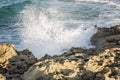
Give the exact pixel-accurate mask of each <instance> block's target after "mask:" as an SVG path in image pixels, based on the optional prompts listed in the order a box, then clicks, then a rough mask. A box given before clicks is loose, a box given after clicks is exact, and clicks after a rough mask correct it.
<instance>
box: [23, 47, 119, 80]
mask: <svg viewBox="0 0 120 80" xmlns="http://www.w3.org/2000/svg"><path fill="white" fill-rule="evenodd" d="M70 56H72V55H70ZM73 56H74V58H75V56H77V58H76V60H73V59H71V58H69V57H68V56H67V57H66V56H60V57H59V58H61V59H63V61H62V63H61V62H60V61H59V60H57V61H56V59H55V58H52V59H51V58H48V59H44V60H40V61H38V62H37V63H36V64H34V65H33V66H32V67H31V68H30V69H29V70H28V71H26V72H25V73H24V74H23V76H21V77H22V80H101V79H102V80H119V79H120V66H119V65H120V48H111V49H106V50H105V51H104V52H102V53H101V54H96V55H95V54H94V55H92V56H90V55H87V54H86V53H75V54H73ZM62 57H65V59H64V58H62ZM78 57H79V58H78ZM57 58H58V57H57ZM86 58H87V61H86Z"/></svg>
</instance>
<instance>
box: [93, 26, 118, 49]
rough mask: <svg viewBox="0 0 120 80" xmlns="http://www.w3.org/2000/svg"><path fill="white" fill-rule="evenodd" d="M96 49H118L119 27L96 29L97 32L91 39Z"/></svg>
mask: <svg viewBox="0 0 120 80" xmlns="http://www.w3.org/2000/svg"><path fill="white" fill-rule="evenodd" d="M91 42H92V44H93V45H95V46H96V47H97V48H106V49H107V48H113V47H117V46H118V47H120V43H119V42H120V26H118V25H117V26H113V27H111V28H98V32H97V33H96V34H95V35H94V36H93V37H92V38H91Z"/></svg>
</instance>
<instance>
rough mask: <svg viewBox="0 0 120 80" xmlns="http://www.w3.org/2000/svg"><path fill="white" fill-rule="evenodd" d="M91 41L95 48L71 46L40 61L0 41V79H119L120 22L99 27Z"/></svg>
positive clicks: (24, 51)
mask: <svg viewBox="0 0 120 80" xmlns="http://www.w3.org/2000/svg"><path fill="white" fill-rule="evenodd" d="M91 41H92V43H93V44H94V45H95V46H96V48H90V49H82V48H71V49H70V50H68V51H67V52H65V53H64V54H62V55H56V56H49V55H45V56H44V57H43V58H41V59H39V61H37V59H36V58H35V57H34V55H33V54H32V53H31V52H30V51H29V50H27V49H26V50H23V51H16V50H15V48H14V45H0V73H1V74H0V80H6V79H7V80H120V26H114V27H111V28H99V29H98V32H97V33H96V34H95V35H94V36H93V37H92V39H91ZM98 53H99V54H98ZM34 63H35V64H34ZM33 64H34V65H33Z"/></svg>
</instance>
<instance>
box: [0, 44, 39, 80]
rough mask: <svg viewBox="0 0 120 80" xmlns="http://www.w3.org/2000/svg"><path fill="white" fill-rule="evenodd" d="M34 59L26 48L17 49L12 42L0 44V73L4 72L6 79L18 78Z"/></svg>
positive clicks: (14, 79) (18, 79) (13, 79)
mask: <svg viewBox="0 0 120 80" xmlns="http://www.w3.org/2000/svg"><path fill="white" fill-rule="evenodd" d="M36 61H37V59H36V58H35V57H34V55H33V54H32V53H31V52H30V51H29V50H27V49H26V50H23V51H17V50H15V47H14V45H13V44H4V45H0V73H2V74H4V75H5V76H6V78H7V80H20V76H21V74H23V73H24V72H25V71H27V70H28V68H29V67H30V66H31V65H33V64H34V63H35V62H36Z"/></svg>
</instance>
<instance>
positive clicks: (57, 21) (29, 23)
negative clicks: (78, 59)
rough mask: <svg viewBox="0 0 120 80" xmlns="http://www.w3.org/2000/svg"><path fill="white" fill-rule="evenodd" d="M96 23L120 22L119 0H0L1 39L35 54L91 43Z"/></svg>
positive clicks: (113, 23)
mask: <svg viewBox="0 0 120 80" xmlns="http://www.w3.org/2000/svg"><path fill="white" fill-rule="evenodd" d="M95 25H97V27H111V26H113V25H120V0H0V43H1V44H2V43H10V44H15V45H16V48H17V49H18V50H22V49H25V48H28V49H29V50H30V51H32V52H33V53H34V55H35V56H36V57H37V58H40V57H42V56H44V55H45V54H49V55H59V54H61V53H62V52H64V51H66V50H68V49H69V48H71V47H82V48H91V47H94V45H91V42H90V38H91V36H92V35H93V34H95V33H96V32H97V29H96V28H95V27H94V26H95Z"/></svg>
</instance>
